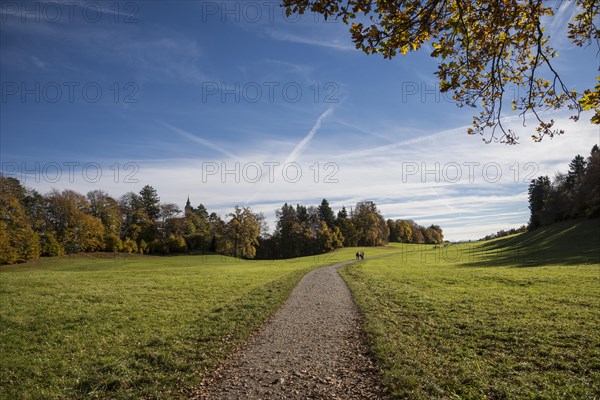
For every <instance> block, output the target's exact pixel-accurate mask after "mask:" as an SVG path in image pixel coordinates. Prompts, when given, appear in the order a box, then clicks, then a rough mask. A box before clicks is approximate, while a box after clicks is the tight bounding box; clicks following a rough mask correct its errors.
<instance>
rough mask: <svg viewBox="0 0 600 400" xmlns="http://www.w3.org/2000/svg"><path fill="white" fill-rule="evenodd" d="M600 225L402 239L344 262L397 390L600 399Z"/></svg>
mask: <svg viewBox="0 0 600 400" xmlns="http://www.w3.org/2000/svg"><path fill="white" fill-rule="evenodd" d="M599 225H600V224H598V221H597V220H596V221H571V222H567V223H563V224H558V225H554V226H551V227H547V228H544V229H541V230H539V231H535V232H532V233H525V234H521V235H515V236H511V237H506V238H501V239H497V240H493V241H489V242H482V243H475V244H461V245H452V246H449V247H446V248H442V249H439V248H437V249H435V248H433V246H414V245H398V246H397V247H398V248H399V249H401V250H402V253H401V254H397V255H393V256H390V257H384V258H380V259H371V260H367V261H365V262H364V263H360V264H357V265H353V266H349V267H346V268H344V270H343V275H344V278H345V279H346V281H347V282H348V283H349V285H350V287H351V289H352V291H353V293H354V295H355V297H356V299H357V303H358V305H359V307H360V308H361V309H362V311H363V313H364V315H365V327H366V330H367V334H368V337H369V340H370V342H371V344H372V348H373V350H374V352H375V354H376V356H377V357H378V359H379V361H380V364H381V366H382V368H383V371H384V376H383V379H384V383H385V385H386V386H387V387H388V388H389V390H390V392H391V393H392V394H393V396H394V397H396V398H403V399H404V398H406V399H452V398H456V399H458V398H460V399H514V398H517V399H519V398H522V399H529V398H537V399H559V398H560V399H594V398H600V329H598V327H599V326H598V321H600V289H599V288H600V262H599V260H600V258H599V256H600V245H599V243H600V242H599V241H598V238H599V237H600V226H599Z"/></svg>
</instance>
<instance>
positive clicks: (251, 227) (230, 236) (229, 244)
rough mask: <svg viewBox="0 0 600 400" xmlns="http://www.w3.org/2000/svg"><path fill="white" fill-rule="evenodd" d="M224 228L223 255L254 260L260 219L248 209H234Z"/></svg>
mask: <svg viewBox="0 0 600 400" xmlns="http://www.w3.org/2000/svg"><path fill="white" fill-rule="evenodd" d="M229 217H231V219H230V220H229V222H228V223H227V225H226V227H225V234H226V238H227V241H226V245H225V254H227V255H231V256H234V257H238V258H254V257H255V256H256V247H257V246H258V236H259V234H260V219H259V217H258V216H257V215H256V214H254V213H253V212H252V210H251V209H250V208H249V207H242V208H240V207H238V206H236V207H235V210H234V211H233V212H232V213H230V214H229Z"/></svg>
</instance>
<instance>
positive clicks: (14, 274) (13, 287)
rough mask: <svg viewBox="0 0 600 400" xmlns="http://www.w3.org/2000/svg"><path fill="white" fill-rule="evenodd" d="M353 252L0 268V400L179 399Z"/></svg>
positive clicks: (63, 261) (86, 259)
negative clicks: (310, 276)
mask: <svg viewBox="0 0 600 400" xmlns="http://www.w3.org/2000/svg"><path fill="white" fill-rule="evenodd" d="M355 251H356V249H344V250H341V251H339V252H335V253H332V254H327V255H321V256H317V257H304V258H299V259H292V260H279V261H240V260H237V259H233V258H227V257H221V256H180V257H150V256H128V257H124V256H120V257H118V258H113V257H112V256H110V255H103V256H77V257H72V258H68V257H64V258H58V259H42V260H40V261H38V262H36V263H30V264H24V265H14V266H0V399H74V398H83V399H91V398H100V399H106V398H117V399H125V398H135V399H139V398H159V399H166V398H169V399H171V398H186V394H187V393H188V392H187V391H188V390H189V388H190V387H193V385H194V384H197V383H198V382H199V380H200V379H201V377H202V375H203V374H205V372H206V371H207V370H210V369H212V368H214V367H215V366H216V365H217V364H218V362H219V360H221V359H223V358H224V357H225V356H226V355H227V354H229V353H230V352H231V351H233V350H234V349H235V347H236V346H237V345H239V344H240V343H241V342H242V341H243V340H244V339H246V338H247V337H248V335H249V334H250V333H251V332H252V331H253V330H255V329H256V328H257V327H258V326H260V324H261V323H262V322H263V321H264V320H265V319H266V318H267V317H268V316H269V315H271V314H272V313H273V312H274V311H275V310H277V309H278V308H279V307H280V306H281V304H282V303H283V302H284V301H285V299H286V298H287V297H288V295H289V293H290V292H291V290H292V288H293V287H294V286H295V285H296V283H297V282H298V281H299V280H300V279H301V277H302V276H304V274H306V273H307V272H308V271H310V270H311V269H314V268H316V267H318V266H323V265H329V264H334V263H336V262H339V261H344V260H349V259H353V258H354V252H355ZM385 251H389V249H374V250H367V254H368V255H374V254H377V253H381V252H385Z"/></svg>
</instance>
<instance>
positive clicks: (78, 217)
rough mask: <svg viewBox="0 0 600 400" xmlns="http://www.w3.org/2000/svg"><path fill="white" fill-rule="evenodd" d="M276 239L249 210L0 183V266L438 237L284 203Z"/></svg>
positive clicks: (364, 214) (286, 253) (244, 253)
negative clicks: (102, 255) (74, 257)
mask: <svg viewBox="0 0 600 400" xmlns="http://www.w3.org/2000/svg"><path fill="white" fill-rule="evenodd" d="M276 216H277V222H276V227H275V231H274V232H273V233H272V234H270V233H269V232H268V228H267V224H266V222H265V217H264V215H262V214H261V213H255V212H253V211H252V210H251V208H249V207H237V206H236V207H235V208H234V209H233V211H232V212H230V213H228V214H227V215H226V218H225V219H222V218H221V217H220V216H219V215H217V213H215V212H211V213H209V212H208V210H207V209H206V207H204V205H202V204H199V205H198V206H197V207H193V206H192V205H191V203H190V201H189V199H188V201H187V203H186V205H185V208H184V209H183V210H181V209H180V208H179V206H178V205H177V204H173V203H164V202H161V201H160V198H159V196H158V193H157V191H156V189H154V188H153V187H152V186H149V185H146V186H144V187H143V188H142V189H141V190H140V192H139V193H134V192H128V193H126V194H124V195H122V196H121V197H120V198H118V199H115V198H113V197H111V196H110V195H109V194H108V193H106V192H104V191H102V190H93V191H90V192H89V193H87V194H86V195H82V194H80V193H77V192H75V191H73V190H63V191H58V190H52V191H51V192H49V193H47V194H45V195H42V194H40V193H38V192H37V191H35V190H33V189H28V188H25V187H24V186H22V185H21V183H20V182H19V180H17V179H15V178H11V177H3V176H0V264H12V263H19V262H26V261H28V260H31V259H36V258H38V257H40V256H48V257H52V256H62V255H65V254H74V253H81V252H113V253H138V254H178V253H208V252H211V253H218V254H224V255H228V256H233V257H238V258H245V259H253V258H261V259H271V258H290V257H300V256H306V255H314V254H320V253H325V252H329V251H332V250H334V249H336V248H340V247H344V246H346V247H349V246H381V245H385V244H386V243H387V242H389V241H392V242H405V243H441V242H442V241H443V234H442V229H441V228H440V227H439V226H435V225H432V226H430V227H429V228H425V227H422V226H420V225H418V224H416V223H415V222H414V221H410V220H407V221H404V220H398V221H392V220H388V221H386V220H385V219H384V218H383V216H382V215H381V213H380V212H379V210H378V209H377V206H376V205H375V203H373V202H370V201H365V202H359V203H357V204H356V206H355V207H354V209H351V210H350V212H348V211H347V210H346V208H345V207H343V208H342V209H341V210H340V211H339V212H338V213H337V215H336V214H335V213H334V211H333V210H332V209H331V207H330V206H329V202H328V201H327V200H326V199H323V201H322V202H321V204H320V205H319V206H318V207H314V206H304V205H300V204H297V205H296V206H295V207H294V206H292V205H288V204H287V203H286V204H284V205H283V207H281V209H278V210H277V211H276Z"/></svg>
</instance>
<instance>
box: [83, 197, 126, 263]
mask: <svg viewBox="0 0 600 400" xmlns="http://www.w3.org/2000/svg"><path fill="white" fill-rule="evenodd" d="M86 198H87V200H88V203H89V210H90V214H91V215H92V216H93V217H95V218H97V219H99V220H100V222H102V225H103V226H104V244H105V248H106V250H107V251H114V252H117V251H121V249H122V247H123V243H122V240H121V238H120V233H121V224H122V220H121V210H120V208H119V203H118V202H117V201H116V200H115V199H113V198H112V197H111V196H109V195H108V193H106V192H104V191H102V190H93V191H91V192H89V193H88V194H87V195H86Z"/></svg>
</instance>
